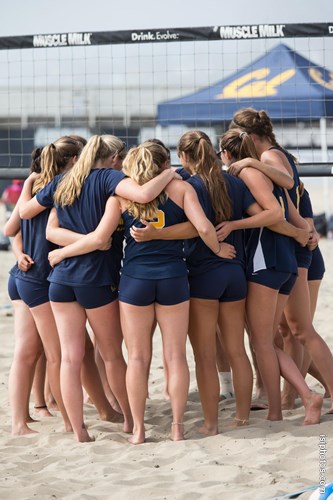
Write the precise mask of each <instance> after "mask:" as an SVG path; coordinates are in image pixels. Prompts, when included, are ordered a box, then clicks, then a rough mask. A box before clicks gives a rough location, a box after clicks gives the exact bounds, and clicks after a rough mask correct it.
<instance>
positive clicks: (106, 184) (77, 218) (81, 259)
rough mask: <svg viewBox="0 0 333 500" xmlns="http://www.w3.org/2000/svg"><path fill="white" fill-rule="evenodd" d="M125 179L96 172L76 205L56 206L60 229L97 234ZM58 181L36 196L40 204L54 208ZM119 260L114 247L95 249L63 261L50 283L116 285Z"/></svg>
mask: <svg viewBox="0 0 333 500" xmlns="http://www.w3.org/2000/svg"><path fill="white" fill-rule="evenodd" d="M124 178H125V175H124V174H123V173H122V172H119V171H117V170H113V169H111V168H107V169H97V168H96V169H93V170H92V171H91V172H90V174H89V175H88V177H87V179H86V181H85V182H84V184H83V186H82V191H81V194H80V196H79V197H78V198H77V199H76V200H75V201H74V203H73V204H72V205H70V206H65V207H56V209H57V215H58V220H59V225H60V227H64V228H66V229H70V230H71V231H75V232H77V233H81V234H87V233H90V232H91V231H94V230H95V229H96V227H97V226H98V224H99V222H100V220H101V218H102V216H103V214H104V210H105V205H106V202H107V199H108V198H109V196H111V195H113V194H114V191H115V189H116V187H117V185H118V184H119V182H120V181H121V180H122V179H124ZM58 181H59V178H55V179H53V181H51V182H50V183H49V184H48V185H47V186H46V187H45V188H44V189H42V190H41V191H40V192H39V193H38V194H37V196H36V197H37V201H38V202H39V203H40V204H41V205H43V206H46V207H52V206H53V195H54V192H55V189H56V187H57V184H58ZM118 260H119V259H118ZM118 260H117V256H116V258H115V251H114V250H113V248H112V247H111V248H110V250H107V251H99V250H96V251H94V252H90V253H88V254H85V255H80V256H77V257H71V258H68V259H64V260H63V261H62V262H60V263H59V264H57V265H56V266H55V268H54V269H53V270H52V272H51V274H50V277H49V281H51V282H53V283H59V284H62V285H73V286H92V285H93V286H104V285H110V284H117V283H118V280H119V268H117V262H118Z"/></svg>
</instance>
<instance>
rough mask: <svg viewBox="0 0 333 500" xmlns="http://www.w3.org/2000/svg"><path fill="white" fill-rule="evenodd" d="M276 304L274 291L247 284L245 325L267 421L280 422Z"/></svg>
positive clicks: (254, 284)
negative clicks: (264, 396)
mask: <svg viewBox="0 0 333 500" xmlns="http://www.w3.org/2000/svg"><path fill="white" fill-rule="evenodd" d="M277 300H278V292H277V291H276V290H273V289H272V288H268V287H266V286H263V285H259V284H257V283H251V282H249V283H248V295H247V301H246V312H247V321H248V324H249V328H250V331H251V340H252V345H253V348H254V351H255V355H256V359H257V363H258V367H259V370H260V373H261V376H262V380H263V383H264V387H265V389H266V392H267V397H268V404H269V409H268V416H267V418H268V420H282V410H281V395H280V367H279V362H278V358H277V355H276V352H275V349H274V344H273V340H274V330H273V329H274V318H275V311H276V307H277ZM258 311H260V314H258Z"/></svg>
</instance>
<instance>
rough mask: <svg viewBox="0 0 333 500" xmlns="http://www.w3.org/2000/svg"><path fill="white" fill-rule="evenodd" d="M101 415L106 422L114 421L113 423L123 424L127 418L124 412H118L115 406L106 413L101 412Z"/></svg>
mask: <svg viewBox="0 0 333 500" xmlns="http://www.w3.org/2000/svg"><path fill="white" fill-rule="evenodd" d="M99 417H100V419H101V420H104V421H105V422H112V423H113V424H122V423H123V422H124V420H125V419H124V415H123V414H122V413H118V412H117V411H115V410H114V409H113V408H112V409H111V410H110V411H108V412H106V413H100V414H99Z"/></svg>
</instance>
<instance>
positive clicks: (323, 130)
mask: <svg viewBox="0 0 333 500" xmlns="http://www.w3.org/2000/svg"><path fill="white" fill-rule="evenodd" d="M320 145H321V161H322V162H323V163H328V149H327V127H326V117H322V118H320ZM323 195H324V204H325V215H326V219H327V220H328V219H329V217H330V215H331V207H330V192H329V180H328V177H323Z"/></svg>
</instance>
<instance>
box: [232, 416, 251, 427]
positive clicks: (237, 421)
mask: <svg viewBox="0 0 333 500" xmlns="http://www.w3.org/2000/svg"><path fill="white" fill-rule="evenodd" d="M233 425H234V426H235V427H245V426H247V425H249V419H248V418H244V419H243V418H237V417H235V418H234V421H233Z"/></svg>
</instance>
